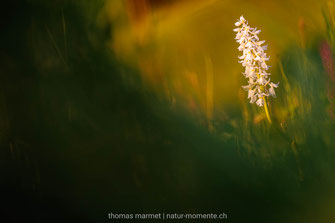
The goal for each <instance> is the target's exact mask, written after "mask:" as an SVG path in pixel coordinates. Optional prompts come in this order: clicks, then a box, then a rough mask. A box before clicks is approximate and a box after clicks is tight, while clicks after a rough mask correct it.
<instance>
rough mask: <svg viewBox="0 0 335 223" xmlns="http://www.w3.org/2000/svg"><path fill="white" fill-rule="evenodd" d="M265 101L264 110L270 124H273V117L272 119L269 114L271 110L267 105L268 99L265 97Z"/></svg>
mask: <svg viewBox="0 0 335 223" xmlns="http://www.w3.org/2000/svg"><path fill="white" fill-rule="evenodd" d="M263 100H264V110H265V114H266V117H267V119H268V121H269V123H270V124H271V123H272V121H271V117H270V113H269V110H268V105H267V103H266V99H265V97H263Z"/></svg>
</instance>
